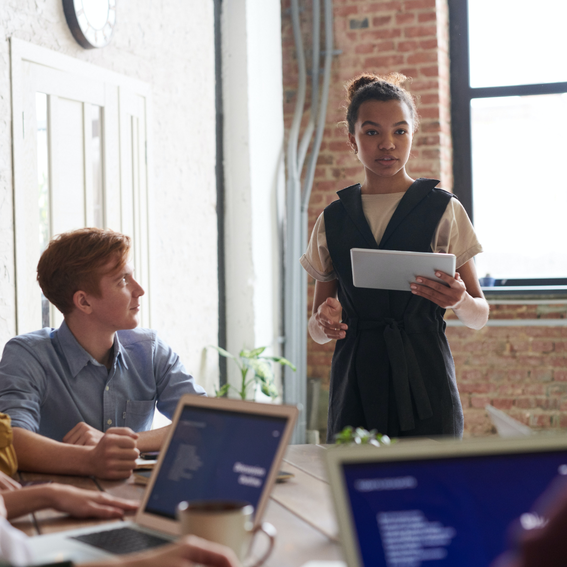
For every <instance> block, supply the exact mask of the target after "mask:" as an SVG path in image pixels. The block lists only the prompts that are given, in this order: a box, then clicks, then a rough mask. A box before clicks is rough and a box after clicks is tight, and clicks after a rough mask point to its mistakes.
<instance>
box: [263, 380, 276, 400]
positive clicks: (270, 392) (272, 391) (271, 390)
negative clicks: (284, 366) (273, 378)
mask: <svg viewBox="0 0 567 567" xmlns="http://www.w3.org/2000/svg"><path fill="white" fill-rule="evenodd" d="M260 389H261V390H262V394H264V395H266V396H270V398H272V400H273V399H274V398H277V397H278V389H277V388H276V385H275V384H274V383H273V382H269V383H268V382H262V385H261V387H260Z"/></svg>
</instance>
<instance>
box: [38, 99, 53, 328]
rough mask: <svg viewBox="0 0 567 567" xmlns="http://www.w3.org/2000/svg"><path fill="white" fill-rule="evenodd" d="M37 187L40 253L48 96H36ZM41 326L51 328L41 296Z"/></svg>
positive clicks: (44, 228) (45, 208) (45, 235)
mask: <svg viewBox="0 0 567 567" xmlns="http://www.w3.org/2000/svg"><path fill="white" fill-rule="evenodd" d="M35 119H36V128H37V130H36V142H37V144H36V148H37V185H38V205H39V252H40V254H41V253H42V252H43V251H44V250H45V248H46V247H47V243H48V242H49V238H50V230H49V222H50V221H49V159H48V151H49V150H48V140H47V95H46V94H44V93H36V95H35ZM41 326H42V327H49V301H47V299H46V297H45V296H44V295H43V293H42V294H41Z"/></svg>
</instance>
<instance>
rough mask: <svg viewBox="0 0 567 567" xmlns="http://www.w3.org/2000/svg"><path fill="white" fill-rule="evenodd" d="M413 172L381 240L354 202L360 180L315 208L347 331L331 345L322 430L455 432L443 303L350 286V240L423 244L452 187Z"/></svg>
mask: <svg viewBox="0 0 567 567" xmlns="http://www.w3.org/2000/svg"><path fill="white" fill-rule="evenodd" d="M437 184H438V181H437V180H433V179H418V180H417V181H415V182H414V183H413V184H412V186H411V187H410V188H409V189H408V190H407V192H406V193H405V195H404V197H403V198H402V200H401V201H400V203H399V205H398V207H397V208H396V210H395V212H394V214H393V216H392V218H391V220H390V222H389V224H388V226H387V228H386V231H385V233H384V236H383V237H382V240H381V241H380V243H377V242H376V240H375V239H374V236H373V235H372V232H371V230H370V227H369V226H368V222H367V220H366V218H365V216H364V213H363V210H362V205H361V188H360V185H358V184H357V185H353V186H351V187H347V188H346V189H343V190H342V191H339V193H338V195H339V197H340V198H339V200H338V201H335V202H333V203H332V204H331V205H329V206H328V207H327V208H326V209H325V212H324V215H325V227H326V234H327V242H328V246H329V252H330V255H331V259H332V262H333V266H334V269H335V272H336V274H337V289H338V299H339V301H340V303H341V305H342V307H343V322H345V323H346V324H347V325H348V330H347V332H346V337H345V338H344V339H342V340H338V341H337V343H336V346H335V352H334V355H333V362H332V367H331V387H330V400H329V418H328V434H327V438H328V440H329V441H332V440H333V438H334V435H335V434H336V433H338V432H339V431H341V430H342V429H343V428H344V427H345V426H347V425H351V426H354V427H357V426H358V427H365V428H366V429H376V430H378V432H380V433H382V434H387V435H390V436H392V437H402V436H419V435H425V436H434V435H450V436H455V437H460V436H462V431H463V412H462V408H461V403H460V398H459V394H458V390H457V385H456V380H455V368H454V363H453V358H452V355H451V351H450V349H449V344H448V342H447V339H446V337H445V322H444V320H443V315H444V313H445V310H444V309H442V308H441V307H439V306H437V305H436V304H434V303H433V302H431V301H429V300H428V299H425V298H422V297H418V296H415V295H413V294H412V293H411V292H409V291H408V292H405V291H387V290H375V289H362V288H356V287H354V286H353V283H352V267H351V260H350V249H351V248H370V249H383V250H407V251H415V252H430V251H431V247H430V243H431V238H432V235H433V233H434V231H435V229H436V227H437V224H438V223H439V220H440V219H441V217H442V215H443V213H444V211H445V208H446V207H447V204H448V203H449V201H450V200H451V198H452V197H453V195H452V194H451V193H448V192H447V191H443V190H442V189H436V188H435V186H436V185H437Z"/></svg>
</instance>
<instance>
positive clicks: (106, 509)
mask: <svg viewBox="0 0 567 567" xmlns="http://www.w3.org/2000/svg"><path fill="white" fill-rule="evenodd" d="M23 490H26V489H25V488H24V489H23ZM43 490H44V491H45V492H47V493H48V497H49V499H50V505H51V507H52V508H55V509H56V510H59V511H61V512H67V513H68V514H70V515H71V516H74V517H75V518H122V517H123V516H124V512H132V511H134V510H136V509H137V508H138V503H137V502H134V501H132V500H125V499H124V498H115V497H114V496H111V495H110V494H108V493H105V492H97V491H94V490H82V489H80V488H75V487H74V486H68V485H65V484H50V485H48V486H45V487H43Z"/></svg>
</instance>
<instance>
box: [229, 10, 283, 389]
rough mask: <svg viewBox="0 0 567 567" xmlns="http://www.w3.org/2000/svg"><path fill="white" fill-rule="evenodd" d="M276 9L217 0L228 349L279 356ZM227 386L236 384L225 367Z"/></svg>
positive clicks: (278, 31)
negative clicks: (255, 349)
mask: <svg viewBox="0 0 567 567" xmlns="http://www.w3.org/2000/svg"><path fill="white" fill-rule="evenodd" d="M280 12H281V5H280V2H278V1H277V0H224V1H223V89H224V93H225V100H224V112H225V132H224V135H225V183H226V199H225V205H226V243H225V244H226V276H227V343H228V350H229V351H230V352H233V353H237V352H239V351H240V350H241V349H242V348H248V349H250V348H253V347H257V346H269V347H271V352H273V353H274V354H280V353H279V345H278V337H279V334H280V331H279V324H280V301H281V296H280V285H281V284H280V282H281V274H280V265H279V262H280V254H279V249H278V236H277V233H278V222H277V217H278V210H277V201H278V192H281V191H283V185H284V179H283V175H284V173H283V150H282V148H283V139H284V128H283V106H282V100H283V88H282V54H281V19H280V18H281V14H280ZM229 380H230V381H231V383H235V382H237V381H238V375H237V373H235V372H234V367H233V365H231V364H229Z"/></svg>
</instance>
